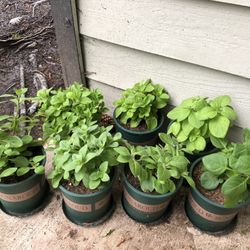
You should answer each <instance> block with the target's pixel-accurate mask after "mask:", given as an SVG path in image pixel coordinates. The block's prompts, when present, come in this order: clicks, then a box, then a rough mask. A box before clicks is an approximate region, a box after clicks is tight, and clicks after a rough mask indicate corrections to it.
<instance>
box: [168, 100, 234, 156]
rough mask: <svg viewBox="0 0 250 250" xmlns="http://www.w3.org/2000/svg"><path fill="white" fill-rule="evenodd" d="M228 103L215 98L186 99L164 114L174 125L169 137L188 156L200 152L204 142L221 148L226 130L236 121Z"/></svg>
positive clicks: (170, 128) (170, 129)
mask: <svg viewBox="0 0 250 250" xmlns="http://www.w3.org/2000/svg"><path fill="white" fill-rule="evenodd" d="M230 103H231V99H230V97H229V96H218V97H216V98H214V99H213V100H208V99H207V98H203V97H192V98H189V99H186V100H184V101H183V102H182V103H181V104H180V105H179V106H177V107H176V108H174V109H173V110H171V111H170V112H169V113H168V115H167V116H168V118H170V119H171V120H173V121H174V122H173V123H172V124H171V126H170V127H169V130H168V134H173V135H174V136H175V137H176V138H177V141H178V142H179V143H182V144H184V145H185V146H186V148H187V151H189V152H190V153H192V152H200V151H203V150H204V149H205V148H206V145H207V142H208V141H210V142H211V143H212V144H213V145H214V146H215V147H217V148H223V146H224V145H225V144H226V140H225V137H226V135H227V133H228V130H229V128H230V126H232V124H233V121H234V120H236V113H235V111H234V110H233V108H232V107H231V106H230Z"/></svg>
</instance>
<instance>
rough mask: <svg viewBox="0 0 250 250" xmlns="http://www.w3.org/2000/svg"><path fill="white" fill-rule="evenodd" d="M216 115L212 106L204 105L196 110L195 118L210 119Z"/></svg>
mask: <svg viewBox="0 0 250 250" xmlns="http://www.w3.org/2000/svg"><path fill="white" fill-rule="evenodd" d="M216 115H217V111H216V110H215V109H213V108H212V107H209V106H207V107H204V108H203V109H201V110H200V111H198V112H197V118H198V119H199V120H208V119H212V118H214V117H215V116H216Z"/></svg>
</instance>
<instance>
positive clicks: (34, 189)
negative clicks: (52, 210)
mask: <svg viewBox="0 0 250 250" xmlns="http://www.w3.org/2000/svg"><path fill="white" fill-rule="evenodd" d="M41 151H42V152H43V154H45V152H44V150H43V149H42V150H41ZM45 162H46V159H44V160H43V163H42V165H43V166H44V165H45ZM47 185H48V184H47V182H46V180H45V175H44V174H43V175H39V174H33V175H31V176H29V177H28V178H27V179H25V180H22V181H19V182H16V183H11V184H5V183H0V202H1V207H2V209H3V210H4V211H5V212H6V213H8V214H10V215H15V216H22V215H23V216H25V215H27V214H32V212H33V211H34V210H36V209H37V208H39V206H40V205H41V204H42V203H43V201H44V199H45V196H46V190H47V189H48V187H47Z"/></svg>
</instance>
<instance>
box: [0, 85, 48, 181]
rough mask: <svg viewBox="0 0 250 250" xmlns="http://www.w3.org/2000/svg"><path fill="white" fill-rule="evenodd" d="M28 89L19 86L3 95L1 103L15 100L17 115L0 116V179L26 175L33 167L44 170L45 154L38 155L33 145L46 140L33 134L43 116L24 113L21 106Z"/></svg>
mask: <svg viewBox="0 0 250 250" xmlns="http://www.w3.org/2000/svg"><path fill="white" fill-rule="evenodd" d="M26 91H27V89H18V90H16V92H15V94H13V95H12V94H8V95H2V96H0V98H1V100H2V101H1V103H4V102H8V101H10V102H12V103H13V104H14V106H15V113H14V114H13V115H1V116H0V181H2V179H3V178H5V177H9V176H14V175H16V176H22V175H25V174H26V173H28V172H29V171H34V172H35V173H37V174H43V173H44V167H43V165H42V161H43V159H44V158H45V156H44V155H37V156H34V155H33V152H32V150H31V148H32V147H36V146H41V145H42V142H41V141H37V140H34V139H33V137H32V136H31V135H30V133H31V130H32V128H33V127H34V126H35V125H37V124H38V122H39V120H38V119H37V118H36V116H34V117H28V116H26V115H24V114H21V112H20V107H21V105H22V104H23V103H24V102H25V100H30V98H24V97H23V94H24V93H26Z"/></svg>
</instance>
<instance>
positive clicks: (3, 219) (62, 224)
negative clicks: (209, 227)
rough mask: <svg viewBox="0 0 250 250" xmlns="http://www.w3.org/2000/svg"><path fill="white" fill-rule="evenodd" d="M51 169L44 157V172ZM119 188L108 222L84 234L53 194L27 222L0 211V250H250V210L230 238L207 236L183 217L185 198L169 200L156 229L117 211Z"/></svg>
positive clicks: (121, 210)
mask: <svg viewBox="0 0 250 250" xmlns="http://www.w3.org/2000/svg"><path fill="white" fill-rule="evenodd" d="M50 166H51V156H49V157H48V161H47V170H48V169H49V168H50ZM120 193H121V192H120V188H119V187H116V188H115V190H114V197H115V200H116V203H117V206H116V210H115V212H114V214H113V215H112V217H111V218H110V219H109V220H108V221H106V222H105V223H103V224H102V225H99V226H97V227H93V228H83V227H80V226H77V225H74V224H73V223H71V222H70V221H68V220H67V219H66V218H65V216H64V214H63V211H62V208H61V203H62V198H61V195H60V193H59V192H58V191H56V192H54V194H53V196H52V197H51V200H50V202H49V203H48V204H47V206H46V207H45V208H44V209H43V211H40V212H39V213H37V214H35V215H32V216H30V217H26V218H16V217H11V216H8V215H6V214H5V213H3V212H2V211H0V225H1V226H0V249H1V250H8V249H17V250H22V249H25V250H28V249H37V250H38V249H43V250H44V249H50V250H57V249H60V250H63V249H84V250H91V249H100V250H102V249H103V250H109V249H129V250H138V249H143V250H151V249H152V250H153V249H154V250H156V249H159V250H160V249H161V250H163V249H166V250H169V249H190V250H191V249H209V250H213V249H216V250H219V249H223V250H227V249H228V250H229V249H232V250H235V249H241V250H243V249H244V250H245V249H250V210H249V208H250V207H248V208H245V209H244V210H242V211H241V213H240V214H239V216H238V224H237V226H236V228H235V230H234V232H232V233H230V234H228V235H225V236H212V235H208V234H205V233H202V232H200V231H199V230H197V229H195V228H194V227H193V226H192V224H191V223H190V222H189V221H188V218H187V217H186V215H185V212H184V207H183V200H184V197H183V196H184V194H185V192H182V193H181V194H179V196H178V197H176V199H175V200H174V204H173V212H172V214H171V216H170V217H169V218H168V219H167V220H166V221H165V222H164V223H162V224H160V225H157V226H146V225H142V224H139V223H136V222H134V221H133V220H132V219H130V218H129V217H128V216H127V215H126V214H125V212H124V211H123V209H122V206H121V203H120V195H121V194H120Z"/></svg>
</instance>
